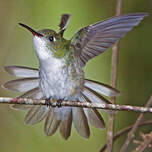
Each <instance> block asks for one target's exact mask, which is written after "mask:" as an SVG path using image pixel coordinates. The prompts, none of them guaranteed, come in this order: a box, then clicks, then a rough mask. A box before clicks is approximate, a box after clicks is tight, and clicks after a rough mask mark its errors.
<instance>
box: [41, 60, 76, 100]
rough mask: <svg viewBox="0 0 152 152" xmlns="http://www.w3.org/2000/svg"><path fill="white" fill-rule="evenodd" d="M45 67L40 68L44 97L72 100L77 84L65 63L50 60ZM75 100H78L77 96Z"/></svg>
mask: <svg viewBox="0 0 152 152" xmlns="http://www.w3.org/2000/svg"><path fill="white" fill-rule="evenodd" d="M44 65H45V66H44ZM44 65H43V66H40V78H41V80H40V87H41V90H42V92H43V93H44V95H45V96H46V97H47V98H50V97H53V98H56V99H65V100H69V99H71V94H72V91H73V89H74V87H75V83H74V81H73V80H72V78H71V76H70V71H69V68H68V67H67V66H66V64H65V63H64V61H63V60H62V59H56V58H50V59H49V61H47V64H44ZM73 98H74V100H76V99H75V98H77V95H75V96H73V97H72V99H73Z"/></svg>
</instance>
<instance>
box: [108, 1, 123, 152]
mask: <svg viewBox="0 0 152 152" xmlns="http://www.w3.org/2000/svg"><path fill="white" fill-rule="evenodd" d="M121 4H122V1H121V0H117V7H116V16H119V15H120V12H121ZM112 50H113V53H112V66H111V67H112V69H111V85H112V87H114V88H116V83H117V67H118V54H119V52H118V42H117V43H116V44H115V45H114V46H113V48H112ZM115 99H116V98H115V97H113V98H112V99H111V102H112V103H113V104H114V103H115ZM113 134H114V113H111V114H110V115H109V128H108V133H107V135H108V139H107V141H108V148H107V151H108V152H111V151H112V148H113Z"/></svg>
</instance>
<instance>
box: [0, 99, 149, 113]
mask: <svg viewBox="0 0 152 152" xmlns="http://www.w3.org/2000/svg"><path fill="white" fill-rule="evenodd" d="M50 102H51V103H52V105H51V106H52V107H58V106H59V104H60V106H66V107H67V106H68V107H81V108H97V109H106V110H114V111H133V112H142V113H152V108H149V107H139V106H130V105H118V104H105V103H89V102H80V101H59V102H58V101H56V102H55V101H54V100H53V101H52V100H51V99H50ZM0 104H25V105H47V104H48V102H46V100H41V99H29V98H8V97H0Z"/></svg>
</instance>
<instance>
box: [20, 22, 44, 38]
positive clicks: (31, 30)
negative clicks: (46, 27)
mask: <svg viewBox="0 0 152 152" xmlns="http://www.w3.org/2000/svg"><path fill="white" fill-rule="evenodd" d="M19 25H20V26H23V27H24V28H26V29H27V30H29V31H30V32H31V33H32V34H33V35H34V36H38V37H43V35H42V34H40V33H38V32H36V31H34V30H33V29H32V28H30V27H29V26H27V25H25V24H22V23H19Z"/></svg>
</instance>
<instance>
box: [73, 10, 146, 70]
mask: <svg viewBox="0 0 152 152" xmlns="http://www.w3.org/2000/svg"><path fill="white" fill-rule="evenodd" d="M146 16H148V14H147V13H134V14H127V15H121V16H117V17H113V18H111V19H108V20H104V21H101V22H98V23H96V24H93V25H90V26H87V27H84V28H82V29H80V30H79V31H78V32H77V33H76V34H75V35H74V36H73V38H72V39H71V44H72V45H73V46H74V47H75V49H76V52H75V54H76V55H77V56H78V60H79V64H80V65H81V66H82V67H83V66H85V64H86V62H88V61H89V60H90V59H92V58H93V57H95V56H98V55H99V54H101V53H103V52H104V51H105V50H107V49H108V48H109V47H110V46H111V45H113V44H114V43H116V42H117V41H118V40H119V39H120V38H121V37H123V36H125V34H126V33H127V32H128V31H130V30H131V29H132V28H133V27H134V26H137V25H138V24H139V23H140V22H141V20H142V19H143V18H144V17H146Z"/></svg>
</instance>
